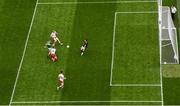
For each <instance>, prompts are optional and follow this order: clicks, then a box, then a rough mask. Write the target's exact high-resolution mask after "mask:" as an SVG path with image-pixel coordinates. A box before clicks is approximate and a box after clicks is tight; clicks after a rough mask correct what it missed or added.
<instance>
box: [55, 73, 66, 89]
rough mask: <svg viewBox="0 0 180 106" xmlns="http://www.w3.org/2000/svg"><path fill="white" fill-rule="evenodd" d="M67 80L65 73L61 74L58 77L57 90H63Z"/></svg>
mask: <svg viewBox="0 0 180 106" xmlns="http://www.w3.org/2000/svg"><path fill="white" fill-rule="evenodd" d="M65 79H66V77H64V74H63V71H61V72H60V74H59V75H58V80H59V86H58V87H57V90H59V88H61V89H63V87H64V80H65Z"/></svg>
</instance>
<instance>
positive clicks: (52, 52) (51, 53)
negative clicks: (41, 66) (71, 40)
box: [48, 48, 58, 62]
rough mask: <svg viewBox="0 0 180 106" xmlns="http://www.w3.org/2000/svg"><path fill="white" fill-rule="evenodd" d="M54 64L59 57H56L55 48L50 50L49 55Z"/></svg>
mask: <svg viewBox="0 0 180 106" xmlns="http://www.w3.org/2000/svg"><path fill="white" fill-rule="evenodd" d="M48 55H49V56H50V58H51V60H52V61H53V62H55V61H57V59H58V58H57V55H56V49H55V48H49V54H48Z"/></svg>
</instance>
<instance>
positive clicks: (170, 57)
mask: <svg viewBox="0 0 180 106" xmlns="http://www.w3.org/2000/svg"><path fill="white" fill-rule="evenodd" d="M160 41H161V63H162V64H166V63H168V64H179V52H178V41H177V30H176V27H175V25H174V23H173V20H172V16H171V10H170V8H169V7H167V6H162V7H161V35H160Z"/></svg>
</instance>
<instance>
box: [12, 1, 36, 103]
mask: <svg viewBox="0 0 180 106" xmlns="http://www.w3.org/2000/svg"><path fill="white" fill-rule="evenodd" d="M37 3H38V0H36V5H35V8H34V13H33V17H32V20H31V24H30V27H29V31H28V35H27V38H26V42H25V46H24V50H23V55H22V58H21V62H20V65H19V68H18V72H17V76H16V80H15V83H14V88H13V92H12V95H11V99H10V103H9V106H11V103H12V101H13V97H14V93H15V90H16V85H17V82H18V78H19V73H20V70H21V67H22V63H23V60H24V56H25V53H26V48H27V44H28V40H29V35H30V33H31V28H32V25H33V22H34V17H35V14H36V9H37Z"/></svg>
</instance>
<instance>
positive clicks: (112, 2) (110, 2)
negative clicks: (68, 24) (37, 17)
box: [38, 0, 157, 4]
mask: <svg viewBox="0 0 180 106" xmlns="http://www.w3.org/2000/svg"><path fill="white" fill-rule="evenodd" d="M156 2H157V1H156V0H154V1H152V0H150V1H148V0H147V1H140V0H138V1H107V2H105V1H104V2H103V1H102V2H98V1H97V2H39V3H38V4H114V3H156Z"/></svg>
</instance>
